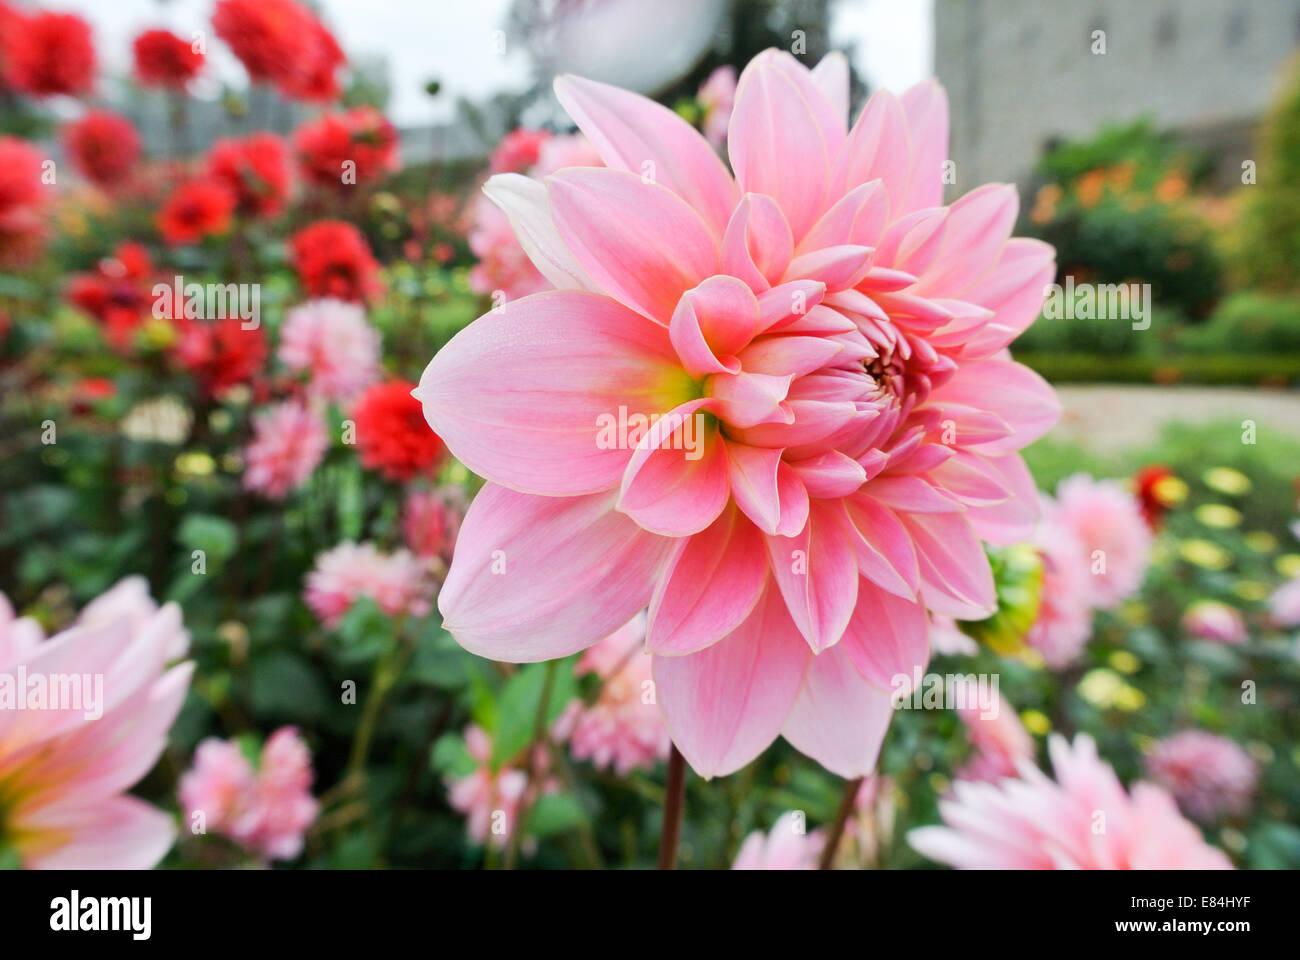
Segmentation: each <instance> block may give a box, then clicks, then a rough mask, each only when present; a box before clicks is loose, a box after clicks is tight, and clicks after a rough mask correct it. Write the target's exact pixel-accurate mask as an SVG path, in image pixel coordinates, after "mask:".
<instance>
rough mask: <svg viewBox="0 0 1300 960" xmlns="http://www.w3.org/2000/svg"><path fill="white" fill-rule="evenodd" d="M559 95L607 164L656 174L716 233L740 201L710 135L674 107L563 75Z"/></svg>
mask: <svg viewBox="0 0 1300 960" xmlns="http://www.w3.org/2000/svg"><path fill="white" fill-rule="evenodd" d="M555 96H556V97H557V98H558V99H559V101H560V105H561V106H563V107H564V109H565V111H567V112H568V114H569V116H571V117H572V118H573V121H574V122H575V123H576V124H577V125H578V127H579V128H580V129H581V130H582V132H583V133H585V134H586V135H587V136H588V137H589V138H590V140H591V142H592V143H593V144H595V146H596V149H597V150H598V151H599V152H600V157H601V159H602V160H604V161H605V165H606V166H607V167H611V168H613V169H615V170H628V171H631V172H632V173H635V174H636V175H637V176H641V175H642V174H643V173H644V172H645V168H644V165H645V163H646V162H647V161H649V162H651V163H653V164H654V176H655V179H656V180H657V181H658V182H659V183H662V184H663V185H664V186H665V187H667V188H668V189H669V190H672V191H673V192H674V193H676V194H677V195H678V196H679V197H681V198H682V199H683V200H685V201H686V202H687V203H688V204H690V205H691V206H692V207H693V208H694V209H695V210H696V211H697V212H698V213H699V214H700V216H701V217H703V218H704V221H705V222H706V223H707V224H709V225H710V227H711V229H712V230H713V232H714V234H715V235H716V236H721V235H722V231H723V229H724V228H725V227H726V225H727V220H728V218H729V217H730V216H731V211H732V208H733V207H735V205H736V199H737V192H736V185H735V183H734V182H733V181H732V179H731V175H730V174H729V173H727V168H726V167H725V166H724V165H723V163H722V161H721V159H719V157H718V155H717V154H716V153H715V152H714V151H713V148H712V147H710V146H709V143H708V141H707V140H705V139H704V138H703V137H702V136H700V134H699V132H698V131H697V130H696V129H695V128H694V127H692V126H691V125H690V124H689V123H687V122H686V121H685V120H683V119H682V118H681V117H680V116H678V115H677V114H676V113H675V112H673V111H672V110H669V109H668V108H667V107H664V106H661V105H660V104H657V103H655V102H654V101H653V100H649V99H647V98H645V97H641V96H637V95H636V94H634V93H629V92H627V91H625V90H620V89H619V88H618V87H612V86H609V85H608V84H604V83H597V82H596V81H594V80H585V79H582V78H581V77H574V76H564V77H558V78H556V81H555Z"/></svg>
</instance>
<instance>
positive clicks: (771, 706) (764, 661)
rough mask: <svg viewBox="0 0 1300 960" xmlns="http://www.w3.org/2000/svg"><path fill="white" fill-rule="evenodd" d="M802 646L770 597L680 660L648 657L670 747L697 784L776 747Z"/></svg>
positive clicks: (798, 676)
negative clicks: (697, 779)
mask: <svg viewBox="0 0 1300 960" xmlns="http://www.w3.org/2000/svg"><path fill="white" fill-rule="evenodd" d="M808 660H809V653H808V645H807V644H805V643H804V642H803V640H802V638H801V637H800V636H799V632H798V631H797V630H795V628H794V624H793V623H791V622H790V615H789V614H788V613H786V611H785V605H784V604H783V603H782V602H781V598H780V596H779V595H778V594H777V592H776V591H775V590H771V589H769V590H767V591H766V592H765V595H764V596H763V597H762V598H761V599H760V600H759V601H758V604H757V605H756V606H755V608H754V611H753V613H751V614H750V615H749V617H748V618H747V619H746V620H745V622H744V623H743V624H741V626H740V627H739V628H737V629H736V630H735V632H733V633H731V634H730V635H729V636H727V637H725V638H723V639H722V640H719V641H718V642H717V643H715V644H713V645H712V646H710V647H708V648H707V649H705V650H701V651H700V652H699V653H693V654H690V655H689V656H684V657H655V658H654V666H653V671H654V680H655V689H656V693H657V696H658V699H659V704H660V706H661V707H662V709H663V712H664V720H665V721H666V722H667V724H668V729H669V731H670V732H671V733H672V738H673V742H674V743H675V744H677V748H678V749H679V750H681V752H682V755H683V756H684V757H685V758H686V760H687V762H688V763H690V765H691V767H692V769H694V770H695V772H696V773H698V774H699V775H700V776H702V777H706V778H711V777H715V776H725V775H726V774H729V773H733V772H735V771H736V770H739V769H740V768H741V767H743V766H744V765H745V764H747V763H749V762H750V761H751V760H753V759H754V758H755V757H757V756H758V755H759V754H760V753H762V752H763V751H764V750H765V749H766V748H767V746H768V745H769V744H770V743H771V742H772V741H773V740H775V739H776V736H777V734H778V733H780V732H781V727H782V724H784V723H785V720H786V715H787V714H788V713H789V711H790V705H791V703H793V702H794V699H795V696H796V695H797V694H798V692H799V688H800V686H801V684H802V683H803V677H804V670H805V668H806V667H807V665H808Z"/></svg>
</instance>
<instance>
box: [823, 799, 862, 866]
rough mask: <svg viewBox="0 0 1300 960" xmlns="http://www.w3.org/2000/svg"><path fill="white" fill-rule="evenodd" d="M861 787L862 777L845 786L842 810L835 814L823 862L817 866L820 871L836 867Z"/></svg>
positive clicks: (841, 800)
mask: <svg viewBox="0 0 1300 960" xmlns="http://www.w3.org/2000/svg"><path fill="white" fill-rule="evenodd" d="M861 787H862V778H861V777H857V778H855V779H853V780H849V781H848V782H847V783H845V784H844V795H843V796H841V797H840V808H839V810H837V811H836V812H835V822H834V823H833V824H831V832H830V834H828V835H827V837H826V846H824V847H823V848H822V858H821V862H820V863H818V864H817V869H818V870H829V869H830V868H831V867H832V866H834V864H835V854H836V852H837V851H838V850H839V848H840V840H841V839H842V838H843V836H844V826H845V824H847V823H848V822H849V814H851V813H852V812H853V805H854V804H855V803H856V802H857V799H858V790H859V789H860V788H861Z"/></svg>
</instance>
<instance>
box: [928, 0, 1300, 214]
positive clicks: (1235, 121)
mask: <svg viewBox="0 0 1300 960" xmlns="http://www.w3.org/2000/svg"><path fill="white" fill-rule="evenodd" d="M1098 31H1099V32H1098ZM1102 40H1104V47H1103V46H1102V43H1101V42H1100V41H1102ZM1298 44H1300V0H1068V2H1066V0H1050V2H1049V0H936V3H935V72H936V74H937V75H938V77H939V79H940V80H941V81H942V82H943V83H944V85H945V86H946V87H947V90H948V96H949V98H950V99H951V103H952V114H953V126H952V142H951V147H950V151H949V153H950V156H951V158H952V159H953V161H954V162H955V166H956V171H955V172H956V180H957V182H956V189H957V192H959V193H960V192H963V191H964V190H967V189H969V188H970V187H971V186H973V185H975V184H978V183H982V182H986V181H989V180H1004V181H1005V180H1013V181H1023V180H1024V179H1025V176H1026V174H1027V173H1028V172H1029V171H1030V169H1031V168H1032V166H1033V164H1034V162H1035V160H1036V159H1037V158H1038V156H1039V155H1040V154H1041V153H1042V151H1043V149H1044V148H1045V147H1046V146H1047V145H1048V144H1050V143H1051V142H1052V141H1053V140H1054V139H1057V138H1062V137H1064V138H1073V137H1086V136H1090V135H1092V134H1093V133H1095V132H1096V131H1097V130H1098V128H1100V127H1102V126H1105V125H1107V124H1114V123H1124V122H1127V121H1131V120H1134V119H1136V118H1138V117H1140V116H1144V115H1145V116H1150V117H1152V118H1154V120H1155V122H1156V124H1157V126H1158V127H1160V128H1162V129H1173V130H1177V131H1180V132H1182V133H1184V134H1186V135H1187V136H1188V138H1189V139H1191V140H1192V141H1193V142H1197V143H1200V144H1202V145H1204V146H1206V147H1208V148H1210V150H1211V153H1212V155H1213V156H1214V158H1215V161H1216V176H1217V177H1218V178H1219V180H1220V181H1221V182H1224V183H1226V182H1228V181H1229V180H1230V179H1231V178H1233V177H1235V176H1239V172H1240V169H1241V161H1242V160H1243V159H1245V158H1247V157H1249V156H1251V149H1252V146H1251V145H1252V142H1253V133H1254V127H1255V122H1256V121H1257V120H1258V118H1259V116H1260V114H1261V112H1262V111H1263V109H1264V107H1265V106H1266V105H1267V104H1268V102H1269V100H1270V99H1271V98H1272V96H1273V95H1274V93H1275V91H1276V88H1277V84H1278V81H1279V79H1280V67H1281V66H1282V65H1283V63H1284V62H1285V61H1286V60H1287V58H1288V57H1289V56H1290V55H1291V54H1292V53H1293V52H1294V51H1295V50H1296V48H1297V45H1298ZM1103 49H1104V51H1105V52H1104V53H1103V52H1101V51H1102V50H1103Z"/></svg>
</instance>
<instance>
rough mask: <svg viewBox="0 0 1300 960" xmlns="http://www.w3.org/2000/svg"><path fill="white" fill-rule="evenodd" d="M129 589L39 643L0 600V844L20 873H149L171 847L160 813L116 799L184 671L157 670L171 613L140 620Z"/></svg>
mask: <svg viewBox="0 0 1300 960" xmlns="http://www.w3.org/2000/svg"><path fill="white" fill-rule="evenodd" d="M141 582H142V581H141ZM134 590H135V581H128V582H127V586H126V587H125V588H124V587H123V586H122V585H121V584H119V585H118V587H116V588H114V590H113V591H110V594H111V596H110V594H105V595H104V596H103V597H101V598H100V599H101V600H102V601H104V602H103V603H100V604H99V605H98V606H96V605H95V604H91V606H89V607H87V609H86V610H85V611H84V612H83V614H82V619H81V620H80V621H78V622H77V623H75V624H73V626H71V627H69V628H68V629H66V630H64V631H62V632H60V633H57V634H55V635H54V636H52V637H50V638H49V639H48V640H47V639H45V638H44V636H43V635H42V632H41V630H40V628H39V627H38V626H37V625H36V623H35V622H34V621H32V620H27V619H15V617H14V615H13V608H12V607H11V606H10V604H9V601H8V599H7V598H6V597H5V596H4V595H3V594H0V795H2V796H3V803H2V804H0V806H2V807H3V811H4V812H3V824H0V838H2V839H3V841H4V843H5V844H6V845H7V846H9V847H10V848H11V849H12V850H13V851H15V852H16V853H17V856H18V860H19V862H20V863H21V864H22V866H24V867H27V868H29V869H59V870H104V869H114V870H140V869H148V868H150V867H153V866H155V865H156V864H157V863H158V861H160V860H161V859H162V858H163V856H164V854H166V853H167V851H168V850H169V849H170V848H171V845H172V841H173V840H174V839H175V834H176V829H175V826H174V824H173V822H172V818H171V816H169V815H168V814H166V813H164V812H163V811H161V810H159V809H157V808H155V807H153V806H151V805H150V804H147V803H145V802H144V801H143V800H139V799H137V798H135V797H132V796H130V795H129V794H127V792H126V791H127V790H129V789H130V788H131V787H132V786H133V785H134V784H135V783H136V782H137V781H139V780H140V778H141V777H143V776H144V775H145V774H147V773H148V772H149V771H150V770H151V769H153V765H154V764H155V763H156V762H157V760H158V757H159V756H161V755H162V752H163V748H164V747H166V746H167V731H168V730H169V729H170V728H171V725H172V722H173V721H174V720H175V719H176V715H177V713H179V712H180V708H181V704H182V703H183V702H184V700H185V694H186V691H187V690H188V689H189V685H190V676H191V674H192V673H193V670H194V664H193V663H190V662H186V663H182V664H179V665H177V666H173V667H171V668H170V669H169V668H168V667H167V663H168V661H169V660H170V659H171V654H172V653H173V652H175V650H176V646H177V638H178V637H180V636H182V635H183V634H184V629H183V627H182V626H181V613H180V609H179V608H178V607H177V606H176V604H174V603H169V604H167V605H165V606H163V607H161V608H158V607H153V609H152V611H151V612H147V613H146V611H145V609H144V606H143V605H142V604H139V603H137V602H136V601H135V600H134V599H133V598H132V597H131V594H132V593H133V591H134ZM146 599H147V598H146ZM148 602H149V604H150V605H151V606H152V604H153V601H152V600H149V601H148ZM92 608H93V609H92ZM18 698H22V702H21V703H19V702H18Z"/></svg>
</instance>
